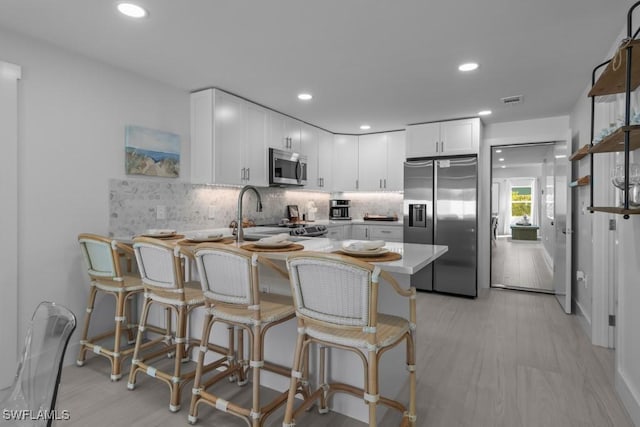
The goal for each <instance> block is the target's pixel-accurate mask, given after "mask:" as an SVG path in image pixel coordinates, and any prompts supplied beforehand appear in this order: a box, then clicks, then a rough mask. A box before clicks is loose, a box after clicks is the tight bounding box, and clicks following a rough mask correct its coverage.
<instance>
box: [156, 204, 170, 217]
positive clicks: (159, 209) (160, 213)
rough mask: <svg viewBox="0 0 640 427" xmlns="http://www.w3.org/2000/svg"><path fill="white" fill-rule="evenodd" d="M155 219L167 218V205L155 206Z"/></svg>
mask: <svg viewBox="0 0 640 427" xmlns="http://www.w3.org/2000/svg"><path fill="white" fill-rule="evenodd" d="M156 219H167V207H166V206H162V205H159V206H156Z"/></svg>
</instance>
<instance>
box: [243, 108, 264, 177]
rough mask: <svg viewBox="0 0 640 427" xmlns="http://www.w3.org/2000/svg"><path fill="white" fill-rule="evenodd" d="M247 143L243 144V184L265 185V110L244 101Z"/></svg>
mask: <svg viewBox="0 0 640 427" xmlns="http://www.w3.org/2000/svg"><path fill="white" fill-rule="evenodd" d="M245 106H246V109H245V112H246V126H247V143H246V144H244V146H243V147H244V150H245V151H244V155H243V159H244V162H243V166H244V167H245V168H246V170H245V178H244V183H245V184H251V185H258V186H267V185H269V179H268V176H269V175H268V171H267V169H268V167H267V166H268V165H267V163H268V155H267V141H266V137H267V121H268V120H267V118H268V114H267V110H266V109H264V108H262V107H260V106H259V105H256V104H252V103H250V102H245Z"/></svg>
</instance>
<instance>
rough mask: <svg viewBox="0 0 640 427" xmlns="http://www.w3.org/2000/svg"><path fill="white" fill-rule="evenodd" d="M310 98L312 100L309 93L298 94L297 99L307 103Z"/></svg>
mask: <svg viewBox="0 0 640 427" xmlns="http://www.w3.org/2000/svg"><path fill="white" fill-rule="evenodd" d="M311 98H313V95H311V94H310V93H300V94H298V99H299V100H301V101H308V100H310V99H311Z"/></svg>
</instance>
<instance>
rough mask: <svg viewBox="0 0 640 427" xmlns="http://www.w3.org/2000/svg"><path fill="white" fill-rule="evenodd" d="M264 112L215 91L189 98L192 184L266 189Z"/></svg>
mask: <svg viewBox="0 0 640 427" xmlns="http://www.w3.org/2000/svg"><path fill="white" fill-rule="evenodd" d="M266 126H267V111H266V110H265V109H264V108H262V107H260V106H258V105H255V104H252V103H250V102H247V101H244V100H242V99H240V98H238V97H235V96H233V95H230V94H228V93H226V92H222V91H219V90H215V89H207V90H203V91H200V92H196V93H193V94H191V181H192V182H194V183H202V184H253V185H260V186H266V185H268V181H267V173H266V162H267V154H266V145H265V135H266Z"/></svg>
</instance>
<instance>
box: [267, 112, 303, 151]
mask: <svg viewBox="0 0 640 427" xmlns="http://www.w3.org/2000/svg"><path fill="white" fill-rule="evenodd" d="M268 117H269V118H268V122H269V124H268V130H267V135H268V136H267V146H268V147H272V148H277V149H279V150H284V151H293V152H296V153H299V152H300V150H301V129H302V124H303V123H302V122H300V121H298V120H295V119H292V118H291V117H287V116H285V115H284V114H280V113H276V112H275V111H269V113H268Z"/></svg>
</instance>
